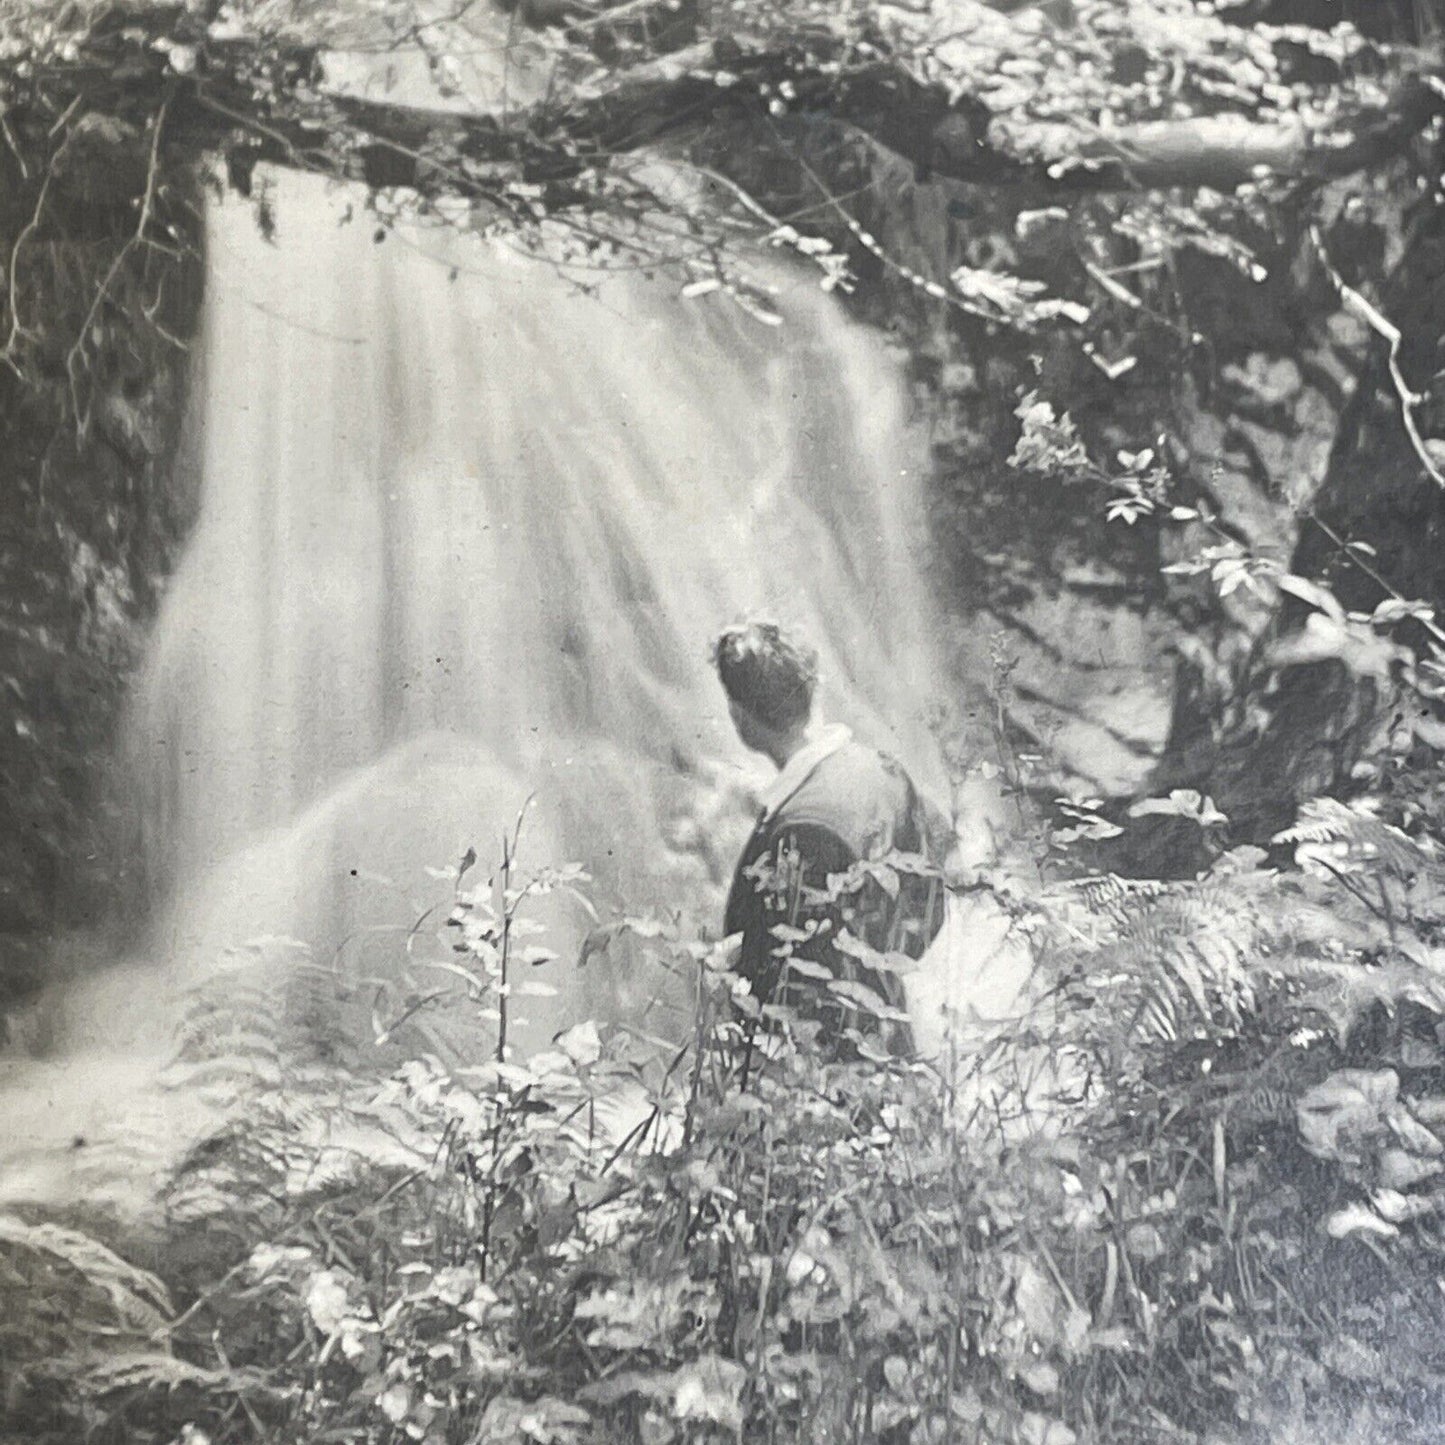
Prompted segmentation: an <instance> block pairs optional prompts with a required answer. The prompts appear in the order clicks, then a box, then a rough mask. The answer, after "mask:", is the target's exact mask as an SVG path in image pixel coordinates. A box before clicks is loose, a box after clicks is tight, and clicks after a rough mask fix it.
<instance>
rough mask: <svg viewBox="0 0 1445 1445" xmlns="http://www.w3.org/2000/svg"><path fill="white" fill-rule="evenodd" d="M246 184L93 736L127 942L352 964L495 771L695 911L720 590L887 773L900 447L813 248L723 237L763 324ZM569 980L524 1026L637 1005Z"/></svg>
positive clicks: (470, 814) (216, 213)
mask: <svg viewBox="0 0 1445 1445" xmlns="http://www.w3.org/2000/svg"><path fill="white" fill-rule="evenodd" d="M267 185H268V187H269V188H270V194H269V196H268V205H269V208H270V211H271V214H272V215H273V217H274V223H275V235H274V238H270V237H268V236H267V235H265V234H263V233H262V229H261V228H260V227H259V226H258V225H257V224H256V220H255V218H254V215H253V212H252V209H251V208H250V207H248V206H247V205H246V204H245V203H244V202H241V201H239V200H234V199H233V200H227V201H222V202H218V203H216V204H215V205H214V206H213V207H212V210H211V215H210V221H209V228H208V233H207V256H208V268H209V271H208V292H207V305H206V314H205V320H204V327H203V336H202V338H201V341H200V343H199V354H198V357H197V366H198V373H197V375H198V385H197V388H196V403H195V407H194V416H193V418H192V421H191V423H190V424H191V426H192V427H193V429H194V431H195V436H194V438H193V442H192V445H191V446H190V447H189V448H188V452H189V454H191V455H194V456H196V457H198V458H199V459H200V460H199V465H200V488H201V492H200V512H199V521H198V524H197V527H196V530H195V533H194V535H193V537H192V539H191V541H190V543H189V547H188V550H187V552H186V554H185V556H184V557H183V559H182V562H181V565H180V567H179V569H178V572H177V575H176V576H175V578H174V580H173V583H172V585H171V587H170V589H169V592H168V594H167V596H166V598H165V601H164V604H163V607H162V612H161V616H160V619H159V622H158V625H157V629H156V633H155V636H154V639H153V642H152V645H151V648H150V653H149V659H148V662H147V664H146V666H145V669H144V673H143V676H142V677H141V679H140V682H139V686H138V688H137V693H136V698H135V706H134V710H133V718H132V724H131V729H130V733H131V752H130V760H129V762H128V767H129V770H130V774H131V782H132V786H133V787H134V790H135V805H136V809H137V811H138V814H139V815H140V817H141V818H142V819H143V822H144V843H143V853H144V859H145V866H146V869H147V872H148V874H149V876H150V878H151V879H152V881H153V887H154V889H155V893H156V896H157V900H158V904H157V917H158V920H159V921H158V925H157V933H156V938H155V941H154V944H153V951H154V952H156V953H157V954H160V955H163V956H166V957H171V958H181V957H184V958H187V959H191V960H193V961H196V962H197V963H199V964H201V965H204V962H205V960H206V958H207V957H208V956H211V955H214V954H215V953H216V952H217V951H218V950H219V949H221V948H223V947H224V946H226V945H227V944H229V943H235V942H238V941H241V940H242V939H244V938H245V937H247V936H249V935H252V934H278V933H279V934H283V935H287V936H294V937H298V938H300V939H302V940H303V941H304V942H306V943H308V944H309V945H311V946H312V948H313V949H315V950H317V951H318V955H319V956H325V957H340V956H341V953H342V951H345V952H346V954H347V958H348V960H349V962H348V966H350V967H353V968H355V967H362V966H363V965H362V964H360V963H358V962H357V961H356V955H357V954H358V953H360V954H363V955H367V956H369V957H371V958H372V959H373V960H374V959H376V958H378V957H380V956H381V955H383V954H384V953H385V952H386V950H387V949H388V948H390V949H392V950H394V949H395V946H396V932H395V930H397V929H401V930H403V931H404V929H405V925H406V924H407V922H408V920H409V919H411V918H413V917H414V916H415V913H414V910H416V909H418V908H419V907H422V906H424V902H423V901H422V900H423V898H424V897H425V891H424V889H423V890H421V891H420V892H419V891H418V890H419V888H420V885H421V884H423V883H425V882H426V875H425V873H424V868H425V866H426V865H437V866H438V867H445V866H446V865H448V864H449V863H453V862H454V861H455V859H456V858H457V857H458V856H459V854H460V852H461V850H462V848H463V847H464V846H467V845H469V844H471V845H475V846H476V847H477V849H478V850H479V852H480V853H481V854H482V856H483V859H484V861H485V860H486V858H487V857H488V856H489V850H493V851H494V850H495V847H496V844H497V840H498V839H499V838H500V836H501V834H502V833H503V832H504V831H505V830H506V829H507V828H508V827H509V826H510V823H511V821H512V819H513V818H514V816H515V815H516V814H517V812H518V809H519V808H520V806H521V804H522V802H523V801H524V799H526V798H527V797H529V796H531V797H532V798H533V799H534V804H533V806H532V811H531V815H530V816H529V820H528V822H527V825H526V831H525V835H524V845H523V853H524V855H526V854H528V853H530V854H531V855H532V856H533V857H534V858H536V857H539V856H540V857H541V858H545V859H547V860H548V861H553V862H560V861H563V860H564V859H565V860H576V861H578V862H581V863H583V864H584V865H586V866H587V867H588V869H589V870H590V871H591V872H592V874H593V875H594V877H595V880H596V882H595V885H594V892H595V894H596V895H597V898H598V901H599V904H600V905H601V906H603V907H604V908H606V907H615V906H624V905H625V906H628V907H636V908H646V907H659V906H662V907H668V908H676V907H678V906H684V905H687V906H692V907H694V908H695V909H697V910H698V911H699V912H700V913H701V914H702V915H703V916H706V915H707V914H708V913H709V912H711V911H712V910H714V909H715V908H716V904H717V894H718V890H719V887H720V885H721V884H722V883H723V882H724V880H725V874H726V871H727V869H728V868H729V867H730V865H731V861H732V852H733V849H734V847H735V846H736V844H737V843H738V841H739V840H740V837H741V834H742V832H743V831H745V826H746V808H745V807H744V806H742V805H741V804H740V803H739V802H738V801H737V798H738V794H739V788H738V786H737V785H738V784H741V783H744V782H746V781H747V780H748V779H749V778H750V777H752V776H754V773H753V769H754V767H755V764H754V763H753V761H752V760H750V759H748V758H747V757H746V755H745V754H744V753H743V751H742V749H741V747H740V745H739V744H738V743H737V742H736V740H735V739H734V738H733V736H732V733H731V728H730V725H729V723H728V720H727V715H726V708H725V706H724V700H723V697H722V694H721V691H720V689H719V687H718V685H717V683H716V680H715V678H714V677H713V676H712V674H711V671H710V668H709V666H708V661H707V648H708V645H709V641H710V639H711V638H712V636H713V635H715V633H716V631H717V630H718V628H719V627H720V626H721V625H722V624H725V623H727V622H729V621H731V620H733V619H735V618H737V617H738V616H740V615H744V614H749V613H757V612H763V613H767V614H770V615H773V616H776V617H779V618H781V619H783V620H785V621H789V622H792V623H795V624H796V625H798V626H799V627H800V628H801V629H802V630H803V631H804V632H805V633H806V635H807V636H808V637H809V638H810V639H811V640H812V641H813V642H814V643H815V645H817V647H818V648H819V651H820V653H821V655H822V661H823V673H824V683H823V688H822V693H821V703H822V707H823V708H824V710H825V711H826V712H827V713H828V715H830V716H831V717H832V718H834V719H841V720H844V721H847V722H849V723H850V724H852V725H853V726H854V727H855V729H856V730H857V731H858V732H859V733H860V734H861V735H863V736H864V737H866V738H867V739H869V740H871V741H875V742H877V743H879V744H882V745H885V746H891V747H894V748H895V749H897V750H898V751H899V752H900V753H901V754H902V755H903V756H904V757H905V758H907V759H908V760H909V762H910V764H911V765H912V766H914V767H915V768H918V767H921V766H924V763H923V754H924V753H926V752H927V751H928V748H929V738H928V731H927V725H926V716H925V713H926V708H927V701H926V700H927V698H928V696H929V692H930V688H931V687H932V686H934V684H935V681H936V679H935V676H934V673H935V671H936V669H935V664H934V661H933V658H934V643H933V636H932V633H933V624H932V620H931V615H930V611H929V608H928V605H927V602H926V599H925V596H924V592H923V588H922V585H921V583H920V578H919V572H920V558H919V555H918V549H919V536H920V533H919V490H920V471H919V464H918V457H919V448H918V447H917V445H916V442H915V440H914V439H913V438H912V437H910V435H909V430H908V426H907V423H906V416H905V411H906V405H905V398H904V395H903V392H902V388H901V384H900V379H899V376H898V370H897V367H896V365H895V363H894V361H893V360H892V359H891V358H890V356H889V355H888V354H887V351H886V349H885V346H884V344H883V343H882V341H881V340H880V339H879V338H878V337H876V336H875V335H873V334H871V333H869V332H867V331H866V330H864V329H863V328H861V327H859V326H857V325H855V324H853V323H851V322H850V321H848V320H847V319H846V318H845V317H844V315H843V314H842V312H841V311H840V309H839V308H838V307H837V305H836V304H835V303H834V301H833V300H832V299H831V298H829V297H828V296H826V295H824V294H823V292H822V291H821V289H820V287H819V285H818V284H817V283H818V278H817V275H816V274H815V273H809V272H808V271H807V270H806V269H803V268H801V267H800V268H798V269H790V268H787V267H784V266H781V265H778V264H776V263H768V262H759V265H760V266H761V267H762V275H763V276H764V278H765V279H766V281H767V283H768V284H769V285H770V286H771V287H772V288H773V289H774V291H775V293H776V294H775V296H774V297H773V302H774V304H775V306H776V309H777V313H778V315H779V316H780V317H781V324H780V325H770V324H767V323H766V322H765V321H764V320H762V319H759V317H758V316H757V315H756V314H754V312H753V311H751V310H749V309H745V308H744V307H742V306H739V305H738V304H737V303H736V301H735V300H733V299H732V298H730V297H729V296H728V295H727V294H726V293H725V292H723V291H721V290H718V291H714V292H712V293H711V294H705V295H693V296H691V297H685V296H684V295H682V294H681V290H682V288H681V283H680V282H679V280H678V279H677V277H676V276H669V275H667V274H663V275H662V276H659V277H657V278H654V279H648V278H647V277H645V276H642V275H640V274H638V273H637V272H635V271H632V272H628V271H625V270H624V271H621V272H619V273H617V274H603V273H602V272H601V271H589V270H585V269H577V268H573V267H569V266H568V265H567V264H565V263H560V262H557V261H552V262H549V261H545V260H538V259H536V258H535V257H529V256H523V255H521V254H520V253H519V252H518V251H517V250H515V249H513V248H512V247H510V246H509V245H508V243H507V242H505V241H499V240H495V239H493V240H484V239H482V238H481V237H478V236H476V235H472V234H467V233H464V232H462V231H461V230H459V229H458V228H455V227H446V226H442V225H435V226H431V227H427V226H417V227H414V228H412V229H409V230H404V229H399V230H397V231H395V232H393V233H390V234H387V235H386V236H385V238H384V239H383V238H382V237H381V236H380V235H379V234H374V231H373V225H372V224H371V223H369V222H367V221H363V220H362V219H360V216H361V213H362V207H361V204H360V199H359V197H358V196H357V195H355V194H354V193H351V192H348V191H346V190H343V189H339V188H336V187H333V186H328V184H327V183H325V182H323V181H321V180H319V179H316V178H312V177H305V176H300V175H295V174H287V175H276V176H273V177H269V178H268V180H267ZM580 283H585V285H583V284H580ZM383 880H385V881H383ZM431 886H432V888H433V890H435V888H436V884H435V883H433V884H432V885H431ZM409 909H410V910H413V912H411V913H409V912H408V910H409ZM710 921H715V920H710ZM553 922H554V924H555V923H557V920H553ZM557 926H560V927H561V928H562V930H563V932H564V933H566V932H568V931H569V930H570V931H571V932H572V933H574V934H575V932H576V931H577V930H578V929H580V928H581V927H582V926H583V925H582V921H581V920H579V919H578V918H576V917H575V916H574V917H570V918H563V919H561V921H560V924H557ZM388 928H390V929H391V930H392V933H391V934H390V935H388V934H386V933H385V932H384V931H383V930H385V929H388ZM358 939H360V940H361V942H360V943H359V944H358V942H357V940H358ZM590 977H592V979H593V982H592V983H591V984H590V985H589V987H588V989H587V990H585V991H583V990H581V989H580V988H579V987H578V986H576V985H569V987H567V988H565V989H564V994H567V995H569V997H568V998H567V999H565V1000H564V1002H563V1003H562V1004H560V1005H558V1009H559V1010H560V1012H559V1013H557V1015H556V1017H554V1018H553V1019H552V1020H551V1022H553V1023H555V1022H557V1021H558V1019H561V1018H565V1017H573V1016H576V1015H577V1014H579V1013H588V1012H600V1013H602V1014H605V1015H609V1016H616V1015H618V1014H619V1013H620V1014H624V1015H625V1014H626V1013H627V1012H628V1011H629V1010H632V1009H635V1008H637V1007H638V1000H637V999H636V998H633V997H630V996H629V995H628V992H627V986H626V982H625V980H619V979H617V978H615V977H614V978H612V979H610V980H609V979H607V978H606V977H605V976H604V975H603V974H602V973H600V972H594V974H593V975H591V976H590Z"/></svg>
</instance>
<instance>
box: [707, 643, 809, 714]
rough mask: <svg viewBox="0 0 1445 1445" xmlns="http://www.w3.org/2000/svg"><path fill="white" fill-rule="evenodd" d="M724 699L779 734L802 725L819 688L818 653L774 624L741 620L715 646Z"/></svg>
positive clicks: (714, 655) (714, 654)
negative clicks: (814, 694) (725, 694)
mask: <svg viewBox="0 0 1445 1445" xmlns="http://www.w3.org/2000/svg"><path fill="white" fill-rule="evenodd" d="M712 656H713V664H714V665H715V666H716V668H717V673H718V677H719V678H720V679H721V681H722V685H723V690H724V691H725V692H726V693H727V695H728V698H729V699H730V700H731V701H732V702H733V703H734V704H735V705H736V706H737V707H740V708H742V709H743V710H744V711H746V712H748V713H749V714H751V715H752V716H753V717H755V718H756V719H757V720H758V721H759V722H761V723H763V724H765V725H766V726H767V727H770V728H773V729H775V730H777V731H778V732H786V731H788V730H789V729H791V728H795V727H797V726H799V725H800V724H802V723H806V722H807V721H808V718H809V717H810V716H811V714H812V711H813V692H814V689H815V688H816V687H817V685H818V654H817V653H816V652H814V651H813V649H812V648H811V647H809V646H808V644H807V643H806V642H803V641H802V640H801V639H800V638H796V637H793V636H790V635H789V634H788V633H786V632H784V631H783V629H782V628H780V627H779V626H778V625H777V623H775V622H740V623H737V624H735V625H734V626H732V627H728V628H726V629H725V630H724V631H723V633H722V635H721V636H720V637H719V638H718V640H717V641H716V642H715V643H714V644H713V652H712Z"/></svg>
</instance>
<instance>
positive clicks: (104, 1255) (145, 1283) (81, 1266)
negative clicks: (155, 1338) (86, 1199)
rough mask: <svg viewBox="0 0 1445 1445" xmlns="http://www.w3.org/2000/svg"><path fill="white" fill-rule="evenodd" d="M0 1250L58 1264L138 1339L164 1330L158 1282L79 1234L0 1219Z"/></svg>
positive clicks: (167, 1306) (166, 1307) (165, 1304)
mask: <svg viewBox="0 0 1445 1445" xmlns="http://www.w3.org/2000/svg"><path fill="white" fill-rule="evenodd" d="M0 1246H6V1247H8V1248H10V1249H12V1250H25V1251H29V1252H32V1253H37V1254H43V1255H46V1256H48V1257H49V1258H51V1259H55V1260H59V1261H60V1262H61V1263H62V1264H63V1265H65V1266H67V1267H68V1268H69V1269H70V1270H72V1271H74V1273H75V1274H76V1275H78V1276H79V1278H80V1280H81V1281H82V1282H83V1283H84V1284H85V1285H86V1286H87V1287H88V1288H89V1289H91V1290H93V1291H95V1292H97V1293H99V1294H102V1295H104V1296H105V1297H106V1299H108V1300H109V1301H110V1304H111V1307H112V1309H113V1310H114V1312H115V1315H116V1318H117V1319H118V1321H119V1322H120V1324H121V1325H122V1326H123V1327H124V1328H125V1329H126V1330H130V1331H134V1332H136V1333H138V1334H145V1333H150V1332H156V1331H160V1330H163V1329H164V1328H165V1326H166V1322H167V1321H168V1320H169V1319H170V1317H171V1315H172V1314H173V1312H174V1311H173V1307H172V1305H171V1299H170V1294H169V1293H168V1291H167V1290H166V1287H165V1285H164V1284H163V1283H162V1282H161V1280H160V1279H159V1278H157V1277H156V1276H155V1275H154V1274H151V1273H150V1272H149V1271H148V1270H144V1269H140V1268H138V1267H137V1266H135V1265H133V1264H130V1263H129V1262H127V1261H126V1260H124V1259H122V1258H121V1257H120V1256H119V1255H118V1254H116V1253H115V1252H114V1250H111V1249H108V1248H107V1247H106V1246H105V1245H103V1244H101V1243H100V1241H99V1240H97V1239H93V1238H92V1237H91V1236H90V1235H88V1234H82V1233H81V1232H80V1231H79V1230H75V1229H66V1228H64V1227H62V1226H61V1225H58V1224H48V1223H43V1224H28V1223H27V1222H26V1221H25V1220H23V1219H19V1218H16V1217H15V1216H14V1215H0Z"/></svg>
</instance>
